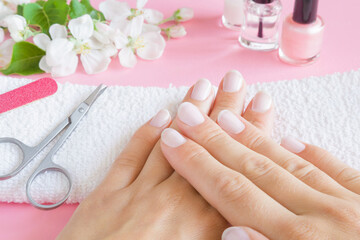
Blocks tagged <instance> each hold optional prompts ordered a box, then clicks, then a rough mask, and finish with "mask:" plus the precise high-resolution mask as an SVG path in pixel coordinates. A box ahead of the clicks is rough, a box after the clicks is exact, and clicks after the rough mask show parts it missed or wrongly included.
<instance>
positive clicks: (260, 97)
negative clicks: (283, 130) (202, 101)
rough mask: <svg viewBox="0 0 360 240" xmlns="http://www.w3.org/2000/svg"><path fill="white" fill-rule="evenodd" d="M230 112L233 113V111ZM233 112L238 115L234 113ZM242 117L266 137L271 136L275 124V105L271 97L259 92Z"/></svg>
mask: <svg viewBox="0 0 360 240" xmlns="http://www.w3.org/2000/svg"><path fill="white" fill-rule="evenodd" d="M228 110H230V111H231V109H228ZM231 112H233V113H235V114H236V112H234V111H231ZM242 116H243V118H245V119H246V120H247V121H248V122H250V123H251V124H253V125H254V126H255V127H257V128H258V129H260V131H262V132H263V133H265V134H266V135H271V132H272V129H273V124H274V105H273V101H272V99H271V97H270V95H268V94H267V93H265V92H261V91H260V92H258V93H257V94H256V95H255V97H254V98H253V99H252V101H251V102H250V103H249V105H248V106H247V108H246V110H245V112H244V114H243V115H242Z"/></svg>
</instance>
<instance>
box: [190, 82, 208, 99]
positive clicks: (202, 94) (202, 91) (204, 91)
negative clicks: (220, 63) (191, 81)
mask: <svg viewBox="0 0 360 240" xmlns="http://www.w3.org/2000/svg"><path fill="white" fill-rule="evenodd" d="M210 92H211V83H210V81H209V80H207V79H205V78H202V79H200V80H198V81H197V82H196V83H195V85H194V88H193V90H192V93H191V98H192V99H194V100H198V101H204V100H205V99H206V98H207V97H208V96H209V95H210Z"/></svg>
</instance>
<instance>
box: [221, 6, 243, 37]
mask: <svg viewBox="0 0 360 240" xmlns="http://www.w3.org/2000/svg"><path fill="white" fill-rule="evenodd" d="M244 2H245V0H225V2H224V15H223V16H222V22H223V24H224V26H225V27H227V28H229V29H232V30H238V31H240V30H241V25H242V23H243V21H244Z"/></svg>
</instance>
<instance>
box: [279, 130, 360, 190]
mask: <svg viewBox="0 0 360 240" xmlns="http://www.w3.org/2000/svg"><path fill="white" fill-rule="evenodd" d="M281 146H283V147H284V148H286V149H287V150H289V151H291V152H293V153H295V154H297V155H298V156H299V157H301V158H303V159H305V160H306V161H308V162H310V163H312V164H314V165H315V166H316V167H318V168H319V169H321V170H322V171H324V172H325V173H326V174H328V175H329V176H330V177H332V178H333V179H335V181H337V182H338V183H339V184H341V185H342V186H344V187H345V188H347V189H349V190H350V191H352V192H354V193H357V194H360V172H359V171H357V170H355V169H353V168H351V167H349V166H348V165H347V164H345V163H344V162H342V161H340V160H339V159H337V158H336V157H334V156H333V155H332V154H331V153H329V152H328V151H326V150H324V149H322V148H319V147H316V146H313V145H310V144H306V143H302V142H300V141H298V140H297V139H295V138H294V137H291V136H289V137H286V138H283V139H282V141H281Z"/></svg>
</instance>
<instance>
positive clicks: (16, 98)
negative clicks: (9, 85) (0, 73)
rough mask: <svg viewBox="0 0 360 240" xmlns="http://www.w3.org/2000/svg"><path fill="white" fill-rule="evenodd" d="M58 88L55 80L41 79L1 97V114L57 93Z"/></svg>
mask: <svg viewBox="0 0 360 240" xmlns="http://www.w3.org/2000/svg"><path fill="white" fill-rule="evenodd" d="M57 89H58V86H57V84H56V82H55V80H54V79H51V78H41V79H39V80H37V81H35V82H32V83H29V84H27V85H25V86H22V87H19V88H16V89H14V90H11V91H10V92H6V93H4V94H1V95H0V113H3V112H7V111H9V110H11V109H14V108H18V107H21V106H23V105H25V104H28V103H31V102H33V101H36V100H39V99H42V98H45V97H48V96H51V95H53V94H54V93H56V91H57Z"/></svg>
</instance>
